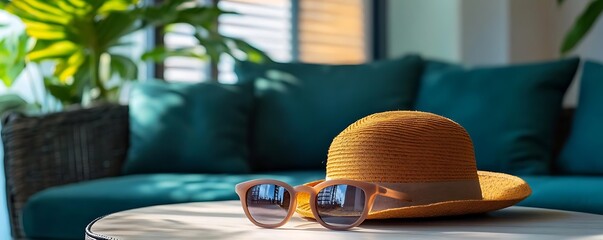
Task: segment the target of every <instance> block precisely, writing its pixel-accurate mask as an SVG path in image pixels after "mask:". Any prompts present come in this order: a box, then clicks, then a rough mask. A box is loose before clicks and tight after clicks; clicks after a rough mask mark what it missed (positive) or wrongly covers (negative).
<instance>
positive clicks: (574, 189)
mask: <svg viewBox="0 0 603 240" xmlns="http://www.w3.org/2000/svg"><path fill="white" fill-rule="evenodd" d="M522 178H523V179H524V180H525V181H526V182H528V184H530V187H531V188H532V195H531V196H530V197H528V198H527V199H526V200H524V201H522V202H520V203H519V205H521V206H528V207H540V208H553V209H561V210H568V211H577V212H587V213H595V214H603V188H601V186H603V178H602V177H587V176H528V177H522Z"/></svg>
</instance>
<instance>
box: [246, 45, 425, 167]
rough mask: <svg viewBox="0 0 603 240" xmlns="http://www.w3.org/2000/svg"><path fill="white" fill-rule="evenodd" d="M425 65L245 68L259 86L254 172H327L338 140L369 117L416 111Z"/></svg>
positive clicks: (411, 59)
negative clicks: (333, 143) (329, 152)
mask: <svg viewBox="0 0 603 240" xmlns="http://www.w3.org/2000/svg"><path fill="white" fill-rule="evenodd" d="M422 65H423V61H422V60H421V59H420V58H419V57H418V56H407V57H403V58H399V59H395V60H385V61H377V62H374V63H368V64H361V65H320V64H303V63H269V64H263V65H258V64H253V63H248V62H243V63H239V64H238V66H237V70H236V72H237V75H238V77H239V80H242V81H249V80H253V81H255V94H256V102H255V103H256V104H255V111H254V118H253V127H252V141H251V153H252V159H251V161H252V166H253V167H254V168H255V169H256V170H262V171H264V170H285V169H299V170H301V169H324V168H325V164H326V159H327V150H328V148H329V145H330V144H331V141H332V140H333V138H334V137H335V136H336V135H337V134H338V133H339V132H341V131H342V130H343V129H344V128H345V127H347V126H348V125H349V124H351V123H353V122H354V121H356V120H358V119H360V118H362V117H364V116H367V115H369V114H373V113H377V112H382V111H388V110H404V109H410V108H411V107H412V104H413V100H414V99H415V94H416V89H417V85H418V81H419V79H420V74H421V71H422Z"/></svg>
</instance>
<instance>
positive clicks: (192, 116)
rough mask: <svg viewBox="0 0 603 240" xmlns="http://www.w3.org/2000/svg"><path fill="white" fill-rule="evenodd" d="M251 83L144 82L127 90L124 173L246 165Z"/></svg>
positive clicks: (233, 169)
mask: <svg viewBox="0 0 603 240" xmlns="http://www.w3.org/2000/svg"><path fill="white" fill-rule="evenodd" d="M252 87H253V86H252V85H251V84H245V85H223V84H218V83H196V84H188V83H165V82H160V81H153V82H145V83H141V84H139V85H137V86H136V87H135V88H134V89H133V90H132V92H131V95H130V109H129V111H130V113H129V114H130V150H129V152H128V157H127V160H126V162H125V166H124V173H126V174H134V173H244V172H248V171H249V166H248V163H247V158H248V154H249V151H248V146H247V140H248V134H247V132H248V125H249V116H250V111H251V108H252V101H253V89H252Z"/></svg>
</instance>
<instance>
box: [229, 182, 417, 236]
mask: <svg viewBox="0 0 603 240" xmlns="http://www.w3.org/2000/svg"><path fill="white" fill-rule="evenodd" d="M259 184H273V185H277V186H281V187H284V188H285V189H286V190H287V191H288V192H289V194H290V196H291V198H290V199H291V200H290V203H289V209H288V211H287V216H286V217H285V218H284V219H283V221H281V222H279V223H276V224H264V223H260V222H258V221H256V220H255V219H254V218H253V217H252V216H251V214H250V213H249V209H248V207H247V192H248V190H249V189H250V188H251V187H253V186H256V185H259ZM332 185H350V186H354V187H357V188H360V189H362V190H363V191H364V194H365V199H366V201H365V202H364V210H363V212H362V215H361V216H360V217H359V218H358V220H356V222H354V223H352V224H350V225H348V226H332V225H329V224H327V223H325V222H324V221H323V220H322V219H321V218H320V216H319V215H318V211H317V208H316V197H317V196H318V192H320V190H322V189H323V188H326V187H329V186H332ZM235 191H236V192H237V195H239V198H240V199H241V205H242V206H243V210H244V211H245V215H247V218H248V219H249V220H250V221H251V222H252V223H253V224H255V225H257V226H259V227H264V228H276V227H280V226H283V225H284V224H285V223H287V222H288V221H289V219H291V216H293V213H294V212H295V209H296V208H297V197H298V195H299V194H300V193H308V194H310V208H311V210H312V214H313V215H314V219H316V221H317V222H318V223H320V224H321V225H322V226H324V227H326V228H328V229H332V230H346V229H349V228H353V227H356V226H358V225H360V224H361V223H362V222H364V220H365V219H366V218H367V217H368V214H369V212H370V211H371V209H372V207H373V203H374V202H375V198H376V197H377V196H378V195H380V196H384V197H388V198H393V199H398V200H401V201H405V202H412V200H411V198H410V196H408V194H406V193H403V192H399V191H396V190H393V189H390V188H386V187H383V186H380V185H378V184H375V183H369V182H361V181H354V180H327V181H324V182H321V183H319V184H317V185H316V186H314V187H310V186H304V185H300V186H296V187H292V186H291V185H289V184H287V183H284V182H281V181H278V180H273V179H257V180H251V181H247V182H242V183H239V184H237V185H236V187H235Z"/></svg>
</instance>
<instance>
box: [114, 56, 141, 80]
mask: <svg viewBox="0 0 603 240" xmlns="http://www.w3.org/2000/svg"><path fill="white" fill-rule="evenodd" d="M111 72H112V73H116V74H118V75H119V76H120V77H121V78H122V80H135V79H136V78H138V66H136V63H134V61H132V59H130V58H128V57H125V56H122V55H117V54H111Z"/></svg>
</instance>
